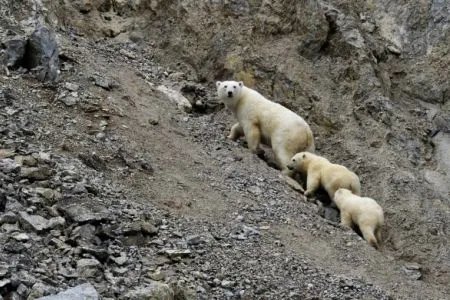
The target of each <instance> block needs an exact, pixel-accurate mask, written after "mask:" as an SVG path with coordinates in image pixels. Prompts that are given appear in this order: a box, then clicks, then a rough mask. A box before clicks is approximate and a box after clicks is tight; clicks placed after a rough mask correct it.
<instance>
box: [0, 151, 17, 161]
mask: <svg viewBox="0 0 450 300" xmlns="http://www.w3.org/2000/svg"><path fill="white" fill-rule="evenodd" d="M14 155H15V152H14V151H13V150H10V149H0V159H5V158H11V157H13V156H14Z"/></svg>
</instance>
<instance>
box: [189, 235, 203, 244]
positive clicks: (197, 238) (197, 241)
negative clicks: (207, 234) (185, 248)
mask: <svg viewBox="0 0 450 300" xmlns="http://www.w3.org/2000/svg"><path fill="white" fill-rule="evenodd" d="M186 242H187V244H188V245H190V246H194V245H198V244H200V243H201V242H203V240H202V237H201V236H199V235H190V236H188V237H186Z"/></svg>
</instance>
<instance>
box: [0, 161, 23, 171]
mask: <svg viewBox="0 0 450 300" xmlns="http://www.w3.org/2000/svg"><path fill="white" fill-rule="evenodd" d="M19 170H20V165H19V164H18V163H16V162H15V161H14V160H12V159H10V158H5V159H1V160H0V171H1V172H2V173H4V174H9V173H17V172H18V171H19Z"/></svg>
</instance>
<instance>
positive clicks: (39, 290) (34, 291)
mask: <svg viewBox="0 0 450 300" xmlns="http://www.w3.org/2000/svg"><path fill="white" fill-rule="evenodd" d="M47 291H48V287H47V286H45V285H44V284H43V283H40V282H36V283H35V284H34V285H33V286H32V287H31V291H30V293H29V294H28V298H27V299H36V298H39V297H43V296H44V295H45V294H46V293H47Z"/></svg>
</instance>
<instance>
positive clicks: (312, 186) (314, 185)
mask: <svg viewBox="0 0 450 300" xmlns="http://www.w3.org/2000/svg"><path fill="white" fill-rule="evenodd" d="M319 179H320V178H319V176H317V175H315V174H308V177H307V179H306V192H305V196H306V197H308V196H311V195H312V194H314V192H315V191H316V190H317V189H318V188H319V182H320V180H319Z"/></svg>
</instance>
